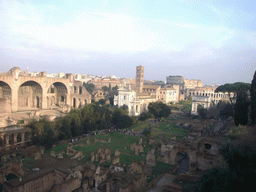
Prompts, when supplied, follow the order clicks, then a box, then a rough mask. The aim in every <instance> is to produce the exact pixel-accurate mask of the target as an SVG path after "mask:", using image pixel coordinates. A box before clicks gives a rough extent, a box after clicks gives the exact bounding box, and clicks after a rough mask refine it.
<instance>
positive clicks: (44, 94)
mask: <svg viewBox="0 0 256 192" xmlns="http://www.w3.org/2000/svg"><path fill="white" fill-rule="evenodd" d="M47 87H48V85H47V83H45V84H43V85H42V109H47ZM49 99H50V98H49Z"/></svg>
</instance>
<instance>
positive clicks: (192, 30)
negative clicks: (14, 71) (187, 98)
mask: <svg viewBox="0 0 256 192" xmlns="http://www.w3.org/2000/svg"><path fill="white" fill-rule="evenodd" d="M255 10H256V2H255V0H247V1H242V0H232V1H231V0H204V1H203V0H162V1H161V0H158V1H152V0H147V1H146V0H141V1H138V0H133V1H131V0H123V1H114V0H101V1H99V0H94V1H89V0H88V1H86V0H72V1H71V0H58V1H57V0H20V1H12V0H8V1H5V0H2V1H1V0H0V71H8V70H9V69H10V68H12V67H13V66H18V67H20V68H21V69H22V70H25V69H26V68H27V67H28V68H29V70H30V71H46V72H47V73H53V72H55V73H59V72H65V73H85V74H95V75H106V76H109V75H116V76H119V77H135V66H137V65H143V66H144V67H145V78H146V79H154V80H165V77H166V76H169V75H182V76H183V77H184V78H186V79H200V80H202V81H203V83H205V84H206V83H212V84H224V83H231V82H237V81H242V82H248V83H249V82H251V80H252V78H253V74H254V72H255V70H256V61H255V56H256V12H255Z"/></svg>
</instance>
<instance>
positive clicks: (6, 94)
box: [0, 81, 12, 113]
mask: <svg viewBox="0 0 256 192" xmlns="http://www.w3.org/2000/svg"><path fill="white" fill-rule="evenodd" d="M11 98H12V89H11V87H10V86H9V85H8V84H7V83H5V82H4V81H0V104H1V106H2V107H1V109H0V113H1V112H2V113H4V112H11Z"/></svg>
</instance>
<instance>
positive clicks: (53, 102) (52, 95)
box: [47, 82, 68, 108]
mask: <svg viewBox="0 0 256 192" xmlns="http://www.w3.org/2000/svg"><path fill="white" fill-rule="evenodd" d="M67 94H68V89H67V87H66V85H65V84H63V83H60V82H55V83H53V84H52V85H50V87H49V88H48V91H47V97H48V98H49V99H48V103H47V105H48V106H47V107H48V108H52V107H54V106H63V105H64V104H67Z"/></svg>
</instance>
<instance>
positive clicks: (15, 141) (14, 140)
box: [13, 133, 18, 145]
mask: <svg viewBox="0 0 256 192" xmlns="http://www.w3.org/2000/svg"><path fill="white" fill-rule="evenodd" d="M17 136H18V134H17V133H14V134H13V144H14V145H17Z"/></svg>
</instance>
